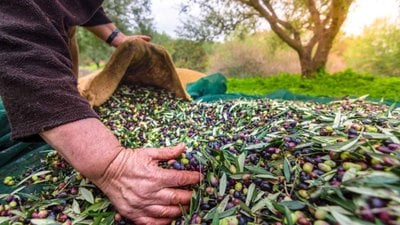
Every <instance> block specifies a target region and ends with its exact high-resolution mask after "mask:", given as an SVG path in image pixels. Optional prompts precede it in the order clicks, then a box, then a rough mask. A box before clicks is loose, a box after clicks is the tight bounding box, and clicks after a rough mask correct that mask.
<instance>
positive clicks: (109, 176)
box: [40, 118, 201, 225]
mask: <svg viewBox="0 0 400 225" xmlns="http://www.w3.org/2000/svg"><path fill="white" fill-rule="evenodd" d="M40 135H41V136H42V137H43V139H44V140H45V141H46V142H47V143H49V144H50V145H52V146H53V147H54V149H56V150H57V151H58V152H59V153H60V154H61V155H62V156H63V157H64V158H65V159H66V160H67V161H68V162H69V163H70V164H71V165H72V166H73V167H74V168H75V169H76V170H77V171H79V172H80V173H81V174H82V175H84V176H85V177H87V178H89V179H90V180H91V181H92V182H93V183H95V184H96V185H97V186H98V187H99V188H100V189H101V190H102V191H103V192H104V193H105V194H106V195H107V197H108V198H109V199H110V200H111V202H112V203H113V205H114V206H115V207H116V209H117V210H118V211H119V212H120V213H121V215H123V216H125V217H126V218H128V219H130V220H132V221H133V222H135V224H155V225H158V224H169V223H171V221H172V220H173V219H175V218H176V217H179V216H180V215H182V210H183V209H186V208H187V207H188V205H189V202H190V199H191V195H192V192H191V191H188V190H182V189H179V188H178V187H182V186H186V185H190V184H196V183H198V182H199V181H200V179H201V175H200V173H198V172H193V171H192V172H191V171H177V170H172V169H163V168H161V167H159V166H158V162H159V161H160V160H169V159H173V158H176V157H178V156H179V155H181V154H182V153H183V152H184V151H185V146H184V145H178V146H175V147H168V148H148V149H135V150H132V149H125V148H123V147H122V146H121V144H120V143H119V142H118V140H117V139H116V137H115V136H114V135H113V134H112V133H111V131H110V130H108V129H107V128H106V127H105V126H104V125H103V124H102V123H101V122H100V121H99V120H98V119H95V118H88V119H83V120H78V121H75V122H71V123H67V124H64V125H60V126H58V127H56V128H53V129H50V130H48V131H45V132H42V133H41V134H40Z"/></svg>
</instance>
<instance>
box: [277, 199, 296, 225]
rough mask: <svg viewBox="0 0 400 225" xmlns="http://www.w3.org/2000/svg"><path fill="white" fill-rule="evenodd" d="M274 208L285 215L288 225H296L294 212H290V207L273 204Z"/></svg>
mask: <svg viewBox="0 0 400 225" xmlns="http://www.w3.org/2000/svg"><path fill="white" fill-rule="evenodd" d="M272 204H273V206H274V207H275V208H276V209H277V210H278V211H279V212H281V213H283V214H284V215H285V218H286V221H287V224H288V225H294V221H293V218H292V212H291V211H290V210H289V208H288V207H286V206H285V205H282V204H280V203H276V202H273V203H272Z"/></svg>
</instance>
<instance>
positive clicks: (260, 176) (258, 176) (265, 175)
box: [255, 174, 279, 180]
mask: <svg viewBox="0 0 400 225" xmlns="http://www.w3.org/2000/svg"><path fill="white" fill-rule="evenodd" d="M255 177H257V178H263V179H272V180H278V179H279V178H278V177H276V176H274V175H272V174H271V175H270V174H257V175H255Z"/></svg>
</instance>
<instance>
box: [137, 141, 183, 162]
mask: <svg viewBox="0 0 400 225" xmlns="http://www.w3.org/2000/svg"><path fill="white" fill-rule="evenodd" d="M145 151H146V153H147V154H148V155H149V156H150V157H151V158H152V159H155V160H169V159H175V158H177V157H178V156H180V155H181V154H182V153H184V152H185V151H186V146H185V144H179V145H177V146H171V147H165V148H148V149H146V150H145Z"/></svg>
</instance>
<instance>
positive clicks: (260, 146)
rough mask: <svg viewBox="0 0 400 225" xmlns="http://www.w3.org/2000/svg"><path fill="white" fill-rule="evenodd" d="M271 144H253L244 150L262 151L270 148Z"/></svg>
mask: <svg viewBox="0 0 400 225" xmlns="http://www.w3.org/2000/svg"><path fill="white" fill-rule="evenodd" d="M269 145H270V143H258V144H252V145H248V146H246V147H245V148H244V150H255V149H262V148H265V147H268V146H269Z"/></svg>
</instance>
